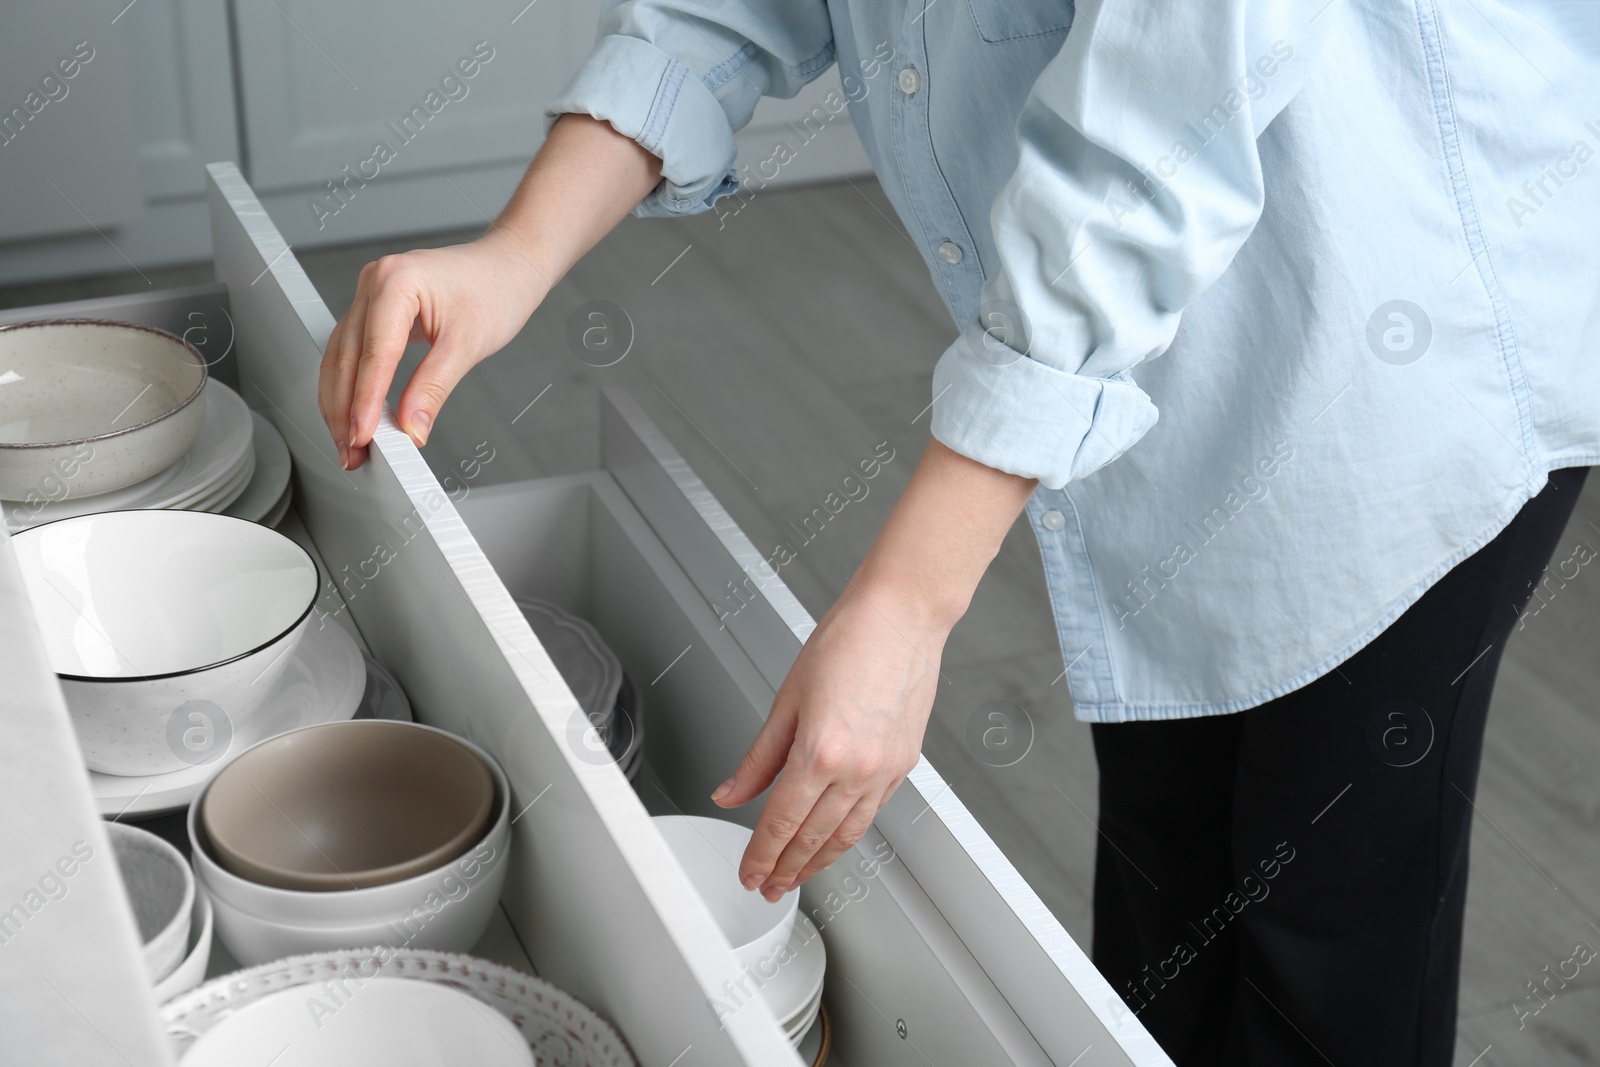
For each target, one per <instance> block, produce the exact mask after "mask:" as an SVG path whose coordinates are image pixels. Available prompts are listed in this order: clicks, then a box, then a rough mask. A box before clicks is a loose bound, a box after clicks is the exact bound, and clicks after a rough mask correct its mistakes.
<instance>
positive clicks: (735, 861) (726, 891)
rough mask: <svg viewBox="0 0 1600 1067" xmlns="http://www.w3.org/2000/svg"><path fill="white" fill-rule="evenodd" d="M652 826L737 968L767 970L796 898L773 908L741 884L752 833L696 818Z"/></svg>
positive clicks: (784, 940) (779, 949) (783, 940)
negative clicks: (728, 947)
mask: <svg viewBox="0 0 1600 1067" xmlns="http://www.w3.org/2000/svg"><path fill="white" fill-rule="evenodd" d="M654 821H655V824H656V829H658V830H659V831H660V832H661V836H662V837H664V838H666V839H667V845H668V846H669V847H670V848H671V849H672V855H673V857H674V858H675V859H677V861H678V863H679V865H680V866H682V867H683V870H684V873H685V874H687V875H688V876H689V881H691V882H692V883H694V887H695V889H697V890H698V891H699V893H700V897H701V899H702V900H704V901H705V902H706V905H707V906H708V907H710V909H711V914H712V915H713V916H714V917H715V918H716V920H717V925H718V926H720V927H721V928H722V932H723V933H724V934H726V935H727V937H728V943H729V944H731V945H732V946H733V955H734V958H735V959H737V960H738V961H739V965H740V966H741V967H743V968H745V969H746V970H751V971H756V970H758V968H760V967H762V966H763V965H766V966H768V967H770V966H771V965H772V964H771V961H772V960H773V959H776V958H778V957H779V956H781V955H782V953H783V952H784V946H786V945H787V944H788V942H789V939H790V936H791V934H792V933H793V930H794V922H795V914H796V913H797V912H798V910H799V908H800V894H798V893H786V894H784V896H783V897H782V898H781V899H779V900H778V902H777V903H775V904H774V903H769V902H768V901H767V900H766V898H764V897H762V896H761V894H760V893H753V892H750V891H749V890H747V889H745V887H744V886H742V885H740V884H739V860H740V859H741V857H743V856H744V850H745V847H746V846H747V845H749V844H750V837H751V832H750V831H749V830H747V829H746V828H745V827H743V826H740V825H739V824H738V823H733V822H728V821H726V820H723V819H707V818H703V817H701V816H698V815H658V816H656V818H655V820H654ZM799 1006H800V1005H798V1004H796V1005H793V1007H796V1008H797V1007H799ZM778 1008H779V1006H778V1005H774V1010H778ZM779 1017H780V1018H782V1016H781V1015H780V1016H779Z"/></svg>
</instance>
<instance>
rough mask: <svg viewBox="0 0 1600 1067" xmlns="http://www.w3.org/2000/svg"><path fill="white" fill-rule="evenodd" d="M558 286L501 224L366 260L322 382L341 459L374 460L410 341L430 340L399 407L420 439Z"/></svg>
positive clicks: (348, 466) (350, 465) (349, 465)
mask: <svg viewBox="0 0 1600 1067" xmlns="http://www.w3.org/2000/svg"><path fill="white" fill-rule="evenodd" d="M549 288H550V283H549V282H548V281H547V280H546V279H545V278H544V277H543V275H542V273H541V272H540V270H539V269H538V268H536V267H535V266H534V265H533V264H532V263H531V262H530V261H529V260H528V259H526V258H525V257H524V255H523V253H522V251H521V250H520V249H519V248H518V247H517V246H516V245H515V244H513V243H512V240H511V238H510V237H509V236H508V235H506V234H505V233H503V232H501V231H499V230H497V229H495V228H491V229H490V231H489V232H488V233H487V234H485V235H484V236H483V237H481V238H480V239H478V240H476V241H472V242H470V243H468V244H463V245H453V246H450V247H447V248H424V249H418V250H417V251H414V252H406V253H404V254H401V255H394V256H384V257H383V258H382V259H380V260H378V261H376V262H374V263H368V264H367V265H366V266H365V267H363V268H362V269H361V277H360V280H359V281H358V282H357V284H356V298H355V300H353V301H351V304H350V308H349V310H348V311H346V312H345V313H344V317H343V318H342V319H340V320H339V323H338V325H336V326H335V327H334V328H333V333H332V334H331V335H330V336H329V337H328V348H327V351H326V352H325V353H324V354H323V357H322V374H321V378H320V380H319V381H318V383H317V406H318V407H319V408H320V409H321V410H322V419H323V421H324V422H326V423H327V424H328V431H329V432H330V433H331V434H332V435H333V441H334V444H335V445H337V446H338V448H339V465H340V466H341V467H343V468H344V469H345V470H354V469H355V468H357V467H359V466H361V464H362V463H364V462H366V459H367V445H368V444H369V443H370V442H371V441H372V435H373V434H374V433H376V432H377V429H378V418H379V415H380V413H381V412H382V410H383V402H384V398H385V397H386V396H387V395H388V392H389V385H390V383H391V382H392V381H393V379H394V372H395V368H396V367H397V366H398V365H399V363H400V358H401V356H403V355H404V354H405V349H406V345H407V344H408V343H413V342H423V341H426V342H427V343H428V344H429V345H431V347H430V348H429V349H428V354H427V355H426V356H424V357H423V359H422V364H421V366H419V367H418V368H417V370H416V373H415V374H413V375H412V376H411V381H410V382H409V383H408V384H407V385H406V388H405V392H404V393H402V394H401V397H400V405H399V408H398V410H397V411H396V412H395V419H396V421H397V422H398V423H399V424H400V428H401V429H402V430H404V431H405V432H406V433H407V434H408V435H410V437H411V439H412V440H413V441H415V442H416V443H417V446H418V447H421V446H422V445H424V444H426V443H427V440H428V435H429V433H431V432H432V430H433V425H434V422H435V420H437V419H438V417H439V409H440V408H441V407H442V406H443V405H444V402H445V398H446V397H448V396H449V395H450V391H451V390H452V389H454V388H455V387H456V383H457V382H459V381H460V380H461V379H462V378H463V377H464V376H465V375H466V373H467V371H469V370H471V369H472V368H473V367H475V366H476V365H477V364H478V362H479V361H480V360H483V359H486V358H488V357H489V356H491V355H493V354H494V353H496V352H498V351H499V350H500V349H502V348H504V347H505V346H506V345H507V344H508V343H510V341H511V339H512V338H514V337H515V336H516V335H517V333H518V331H520V330H521V329H522V327H523V325H524V324H525V323H526V322H527V321H528V317H529V316H530V315H532V314H533V312H534V309H535V308H537V307H538V306H539V303H540V301H542V300H543V299H544V297H545V294H546V293H547V292H548V291H549Z"/></svg>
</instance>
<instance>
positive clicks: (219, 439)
mask: <svg viewBox="0 0 1600 1067" xmlns="http://www.w3.org/2000/svg"><path fill="white" fill-rule="evenodd" d="M200 399H201V400H202V401H203V402H204V404H205V406H206V412H205V421H204V422H202V423H201V425H200V436H199V437H198V438H196V440H195V443H194V447H192V448H190V449H189V451H188V452H186V453H184V455H183V458H182V459H180V460H178V462H176V463H174V464H173V465H172V466H170V467H168V468H167V469H166V470H164V471H162V472H161V473H160V474H158V475H156V476H155V477H154V478H148V479H146V480H145V481H142V482H140V483H138V484H137V485H130V486H128V487H127V488H126V489H117V490H115V491H113V492H110V493H100V494H98V495H96V496H86V497H77V498H72V497H69V498H68V499H66V500H55V501H46V502H42V503H38V504H30V503H28V502H25V501H24V502H21V503H13V504H12V505H11V506H10V507H8V508H6V510H5V516H6V526H7V527H8V528H9V529H10V530H11V532H12V533H16V532H17V531H18V530H26V529H27V528H28V527H30V526H38V525H39V524H41V523H46V522H54V521H55V520H56V519H66V518H70V517H72V516H74V515H94V514H98V513H99V512H102V511H130V510H134V509H138V508H170V507H172V506H174V504H176V503H177V502H179V501H182V500H189V499H193V498H195V497H196V496H198V495H203V494H204V493H206V492H207V491H208V490H211V489H214V488H215V487H216V486H217V485H218V484H219V483H221V482H223V481H226V480H227V477H228V475H229V474H230V473H235V472H237V470H238V465H239V463H240V461H241V459H242V458H243V457H244V455H245V454H246V453H248V452H249V451H250V438H251V436H252V434H253V433H254V427H252V425H251V423H250V409H249V408H247V407H245V405H244V401H243V400H241V399H239V394H238V393H235V392H234V391H233V390H232V389H229V388H228V387H227V386H226V385H223V384H222V383H221V382H219V381H217V380H216V379H214V378H213V379H210V380H208V381H207V382H206V388H205V393H204V394H203V395H202V396H201V398H200Z"/></svg>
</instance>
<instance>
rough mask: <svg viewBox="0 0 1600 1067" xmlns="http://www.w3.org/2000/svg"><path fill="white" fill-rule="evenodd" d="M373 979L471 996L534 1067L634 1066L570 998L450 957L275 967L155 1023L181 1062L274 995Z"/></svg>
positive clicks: (407, 955) (615, 1037)
mask: <svg viewBox="0 0 1600 1067" xmlns="http://www.w3.org/2000/svg"><path fill="white" fill-rule="evenodd" d="M376 978H401V979H405V980H407V981H413V982H427V983H435V984H439V985H444V986H447V987H448V988H451V989H455V990H458V991H460V992H462V993H466V994H467V995H469V996H471V997H474V998H475V999H476V1000H477V1001H478V1002H479V1003H480V1004H483V1005H484V1006H486V1007H487V1008H488V1009H490V1010H492V1011H495V1012H498V1013H499V1014H501V1015H503V1016H505V1017H506V1018H507V1019H509V1020H511V1022H512V1024H513V1025H515V1026H516V1028H517V1031H518V1032H519V1033H520V1034H521V1035H522V1038H523V1040H524V1041H526V1042H527V1044H528V1045H529V1047H531V1048H532V1049H533V1052H534V1057H535V1061H536V1062H537V1063H539V1064H540V1065H541V1067H578V1065H580V1064H581V1065H582V1067H638V1060H636V1059H635V1058H634V1055H633V1053H632V1051H631V1050H630V1049H629V1048H628V1045H627V1042H626V1041H624V1040H623V1039H622V1036H621V1035H620V1034H618V1033H617V1031H616V1030H614V1029H613V1028H612V1027H611V1025H610V1024H609V1023H607V1022H606V1021H605V1020H604V1019H602V1018H601V1017H600V1016H599V1015H597V1014H595V1012H594V1011H593V1010H592V1009H590V1008H589V1007H588V1006H587V1005H585V1004H583V1003H582V1002H581V1001H579V1000H578V999H577V998H576V997H574V996H572V994H570V993H568V992H566V991H565V990H563V989H560V988H558V987H557V986H554V985H551V984H550V983H549V982H547V981H545V980H543V979H541V978H535V977H534V976H532V975H530V974H524V973H522V972H521V971H517V970H514V969H513V968H510V967H507V966H505V965H504V964H500V963H492V962H490V961H488V960H483V959H477V958H474V957H472V956H463V955H459V954H457V953H450V952H430V951H419V950H416V949H387V948H385V949H377V950H373V949H363V950H357V951H349V952H322V953H314V954H310V955H303V956H295V957H293V958H290V959H285V960H275V961H273V962H271V963H266V964H263V965H261V966H258V967H251V968H249V969H247V970H243V971H237V972H235V973H233V974H229V975H225V976H223V977H220V978H215V979H213V980H211V981H210V982H207V983H206V984H205V985H203V986H201V987H200V988H199V989H196V990H194V991H192V992H190V993H186V994H184V995H183V996H181V997H178V998H177V999H176V1000H173V1001H172V1002H170V1003H168V1004H166V1005H164V1006H163V1007H162V1009H161V1022H162V1024H163V1026H165V1028H166V1033H167V1036H168V1038H169V1040H170V1042H171V1046H172V1051H173V1053H174V1054H175V1055H177V1056H178V1057H179V1058H180V1060H181V1059H182V1056H183V1054H184V1053H185V1051H186V1050H188V1049H189V1048H192V1047H193V1045H194V1044H195V1043H196V1042H198V1041H199V1040H201V1039H203V1038H204V1037H205V1035H206V1034H207V1033H209V1032H210V1031H211V1030H212V1029H213V1028H215V1027H217V1026H219V1025H221V1024H222V1023H223V1022H224V1021H225V1020H227V1019H228V1018H230V1017H232V1016H233V1015H234V1014H235V1013H236V1012H239V1011H241V1010H242V1009H244V1008H245V1007H248V1006H249V1005H251V1004H253V1003H256V1002H257V1001H260V1000H262V999H263V998H265V997H267V996H270V995H272V994H274V993H276V992H279V991H280V990H284V989H294V988H300V989H304V990H307V991H309V990H312V989H323V988H326V986H325V983H331V984H332V986H333V987H334V988H348V989H352V990H354V989H355V988H356V987H357V986H358V984H359V983H363V982H366V981H369V980H372V979H376ZM183 1062H184V1063H185V1065H186V1067H187V1062H188V1061H186V1060H185V1061H183ZM356 1062H359V1063H371V1062H380V1061H373V1060H369V1059H366V1058H362V1059H360V1060H358V1061H356ZM457 1062H465V1061H457ZM276 1067H283V1065H282V1064H281V1063H280V1064H279V1065H276Z"/></svg>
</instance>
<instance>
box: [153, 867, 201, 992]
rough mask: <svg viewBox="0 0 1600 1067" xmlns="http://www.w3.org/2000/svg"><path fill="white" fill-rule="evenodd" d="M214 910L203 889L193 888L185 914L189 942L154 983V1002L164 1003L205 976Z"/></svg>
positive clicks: (196, 983) (190, 987) (185, 990)
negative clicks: (178, 959) (191, 905)
mask: <svg viewBox="0 0 1600 1067" xmlns="http://www.w3.org/2000/svg"><path fill="white" fill-rule="evenodd" d="M215 918H216V912H215V910H214V909H213V908H212V907H211V898H210V897H209V896H207V895H206V891H205V890H204V889H200V888H196V889H195V894H194V910H193V911H192V912H191V913H190V916H189V945H188V949H187V951H186V952H185V954H184V957H183V962H182V963H179V964H178V965H177V966H176V967H174V968H173V969H172V973H171V974H169V975H167V976H166V977H165V978H163V979H161V981H159V982H157V983H156V990H155V992H156V1003H157V1004H165V1003H166V1002H167V1001H169V1000H171V999H172V998H173V997H176V996H178V995H180V994H183V993H187V992H189V990H191V989H193V988H194V987H195V986H197V985H199V984H200V983H201V982H204V981H205V980H206V969H207V968H208V967H210V966H211V928H212V923H213V922H214V921H215Z"/></svg>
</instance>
